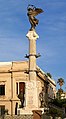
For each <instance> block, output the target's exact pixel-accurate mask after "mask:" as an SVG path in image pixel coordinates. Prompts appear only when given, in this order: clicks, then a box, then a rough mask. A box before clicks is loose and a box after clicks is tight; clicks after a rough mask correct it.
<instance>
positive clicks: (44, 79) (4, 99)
mask: <svg viewBox="0 0 66 119" xmlns="http://www.w3.org/2000/svg"><path fill="white" fill-rule="evenodd" d="M28 65H29V62H28V61H19V62H0V115H2V114H3V113H4V111H8V114H11V115H13V114H17V108H18V110H19V109H20V106H21V102H20V99H19V98H18V95H19V94H20V91H21V90H22V92H23V94H24V104H23V110H25V109H26V110H28V96H29V97H30V98H31V94H32V95H33V94H34V93H35V90H33V89H31V88H32V85H33V83H30V80H29V72H28V71H29V66H28ZM36 79H37V97H38V98H37V102H38V108H40V107H41V101H40V98H39V94H40V93H41V91H42V87H44V93H45V102H46V103H47V100H48V97H49V98H54V96H55V92H56V84H55V81H53V80H52V79H51V78H49V77H48V76H47V75H46V74H45V72H43V71H42V70H41V69H40V68H39V67H38V66H36ZM28 82H29V85H28ZM29 87H30V89H31V90H30V92H29V94H28V93H27V88H28V90H29ZM32 100H35V99H33V97H32V98H31V102H30V104H31V103H32ZM29 108H31V107H29Z"/></svg>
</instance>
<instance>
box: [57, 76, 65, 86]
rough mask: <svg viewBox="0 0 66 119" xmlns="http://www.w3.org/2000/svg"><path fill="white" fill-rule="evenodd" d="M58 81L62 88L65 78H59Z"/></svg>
mask: <svg viewBox="0 0 66 119" xmlns="http://www.w3.org/2000/svg"><path fill="white" fill-rule="evenodd" d="M57 83H58V84H59V85H60V88H61V86H62V85H63V84H64V79H63V78H59V79H58V81H57Z"/></svg>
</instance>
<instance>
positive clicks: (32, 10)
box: [27, 5, 43, 30]
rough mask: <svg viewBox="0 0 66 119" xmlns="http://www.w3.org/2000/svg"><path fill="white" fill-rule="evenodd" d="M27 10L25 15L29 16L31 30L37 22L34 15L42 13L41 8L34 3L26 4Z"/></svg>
mask: <svg viewBox="0 0 66 119" xmlns="http://www.w3.org/2000/svg"><path fill="white" fill-rule="evenodd" d="M27 11H28V13H27V15H28V17H29V22H30V24H31V29H30V30H33V29H35V27H36V25H38V22H39V20H38V19H36V18H35V16H36V15H38V14H40V13H42V12H43V10H42V9H40V8H36V7H35V6H34V5H28V8H27Z"/></svg>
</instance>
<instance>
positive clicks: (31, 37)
mask: <svg viewBox="0 0 66 119" xmlns="http://www.w3.org/2000/svg"><path fill="white" fill-rule="evenodd" d="M26 37H27V38H28V39H29V40H36V39H37V38H39V36H38V34H37V33H36V32H35V30H32V31H29V32H28V33H27V35H26Z"/></svg>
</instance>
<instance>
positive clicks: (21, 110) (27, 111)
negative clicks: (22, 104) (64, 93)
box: [17, 108, 49, 115]
mask: <svg viewBox="0 0 66 119" xmlns="http://www.w3.org/2000/svg"><path fill="white" fill-rule="evenodd" d="M33 110H38V111H39V110H41V111H42V114H44V113H46V112H47V111H48V110H49V108H32V109H30V108H18V109H17V114H18V115H20V114H25V115H27V114H31V115H33Z"/></svg>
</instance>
